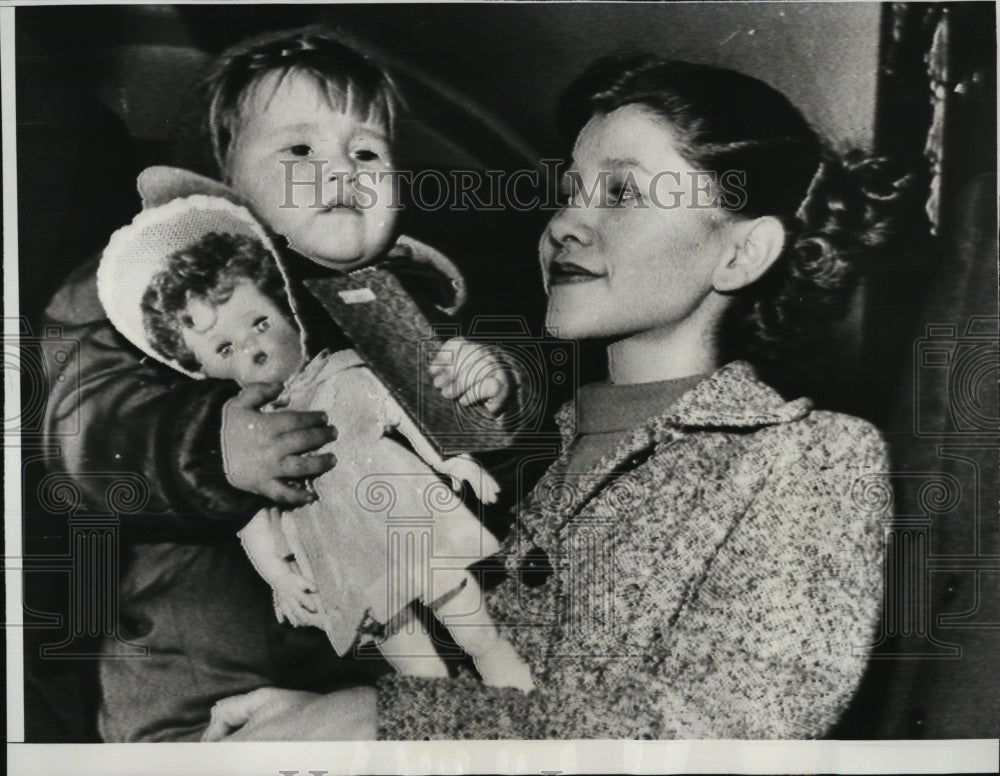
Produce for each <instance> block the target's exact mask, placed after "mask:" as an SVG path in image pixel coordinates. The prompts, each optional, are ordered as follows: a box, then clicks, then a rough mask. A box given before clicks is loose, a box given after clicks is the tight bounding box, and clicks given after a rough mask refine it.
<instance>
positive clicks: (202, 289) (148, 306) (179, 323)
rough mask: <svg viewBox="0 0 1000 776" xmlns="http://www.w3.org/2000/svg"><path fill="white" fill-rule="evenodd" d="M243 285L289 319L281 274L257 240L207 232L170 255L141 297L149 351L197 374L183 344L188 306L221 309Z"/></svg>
mask: <svg viewBox="0 0 1000 776" xmlns="http://www.w3.org/2000/svg"><path fill="white" fill-rule="evenodd" d="M241 281H249V282H251V283H253V284H254V285H255V286H256V287H257V289H258V290H260V292H261V293H263V294H264V295H265V296H267V297H268V298H269V299H270V300H271V301H272V302H274V303H275V304H276V305H277V306H278V307H279V309H281V310H282V311H284V312H285V313H286V314H287V315H291V314H292V311H291V308H290V307H289V302H288V294H287V292H286V288H285V281H284V278H283V277H282V275H281V271H280V270H279V269H278V265H277V264H276V262H275V260H274V257H273V256H272V255H271V253H270V252H269V251H268V249H267V248H266V247H265V246H264V244H263V243H261V242H260V241H259V240H256V239H254V238H252V237H247V236H245V235H233V234H222V233H219V232H210V233H208V234H206V235H205V236H204V237H202V238H201V239H199V240H198V241H197V242H195V243H193V244H192V245H190V246H188V247H187V248H184V249H183V250H179V251H177V252H175V253H173V254H171V255H170V256H169V257H168V259H167V266H166V267H165V268H164V269H163V270H161V271H160V272H158V273H157V274H156V275H154V276H153V279H152V280H151V281H150V284H149V287H148V288H147V289H146V291H145V292H144V293H143V296H142V303H141V304H142V322H143V326H144V327H145V329H146V334H147V335H148V336H149V340H150V344H151V345H152V346H153V349H154V350H156V352H157V353H159V354H160V355H162V356H163V357H165V358H168V359H172V360H174V361H177V362H178V363H179V364H180V365H181V366H182V367H184V368H185V369H188V370H191V371H198V370H199V369H200V368H201V364H199V363H198V359H197V358H196V357H195V355H194V353H192V352H191V350H190V349H189V348H188V347H187V345H186V344H185V343H184V335H183V331H184V329H185V328H187V327H189V326H191V319H190V318H189V317H188V315H187V308H188V303H189V302H190V301H191V300H193V299H197V300H200V301H202V302H205V303H206V304H209V305H213V306H214V305H218V304H222V303H223V302H225V301H227V300H228V299H229V297H230V296H232V293H233V290H234V289H235V288H236V286H237V284H238V283H240V282H241Z"/></svg>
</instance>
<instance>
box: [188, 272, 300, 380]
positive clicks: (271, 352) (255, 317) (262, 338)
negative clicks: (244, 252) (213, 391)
mask: <svg viewBox="0 0 1000 776" xmlns="http://www.w3.org/2000/svg"><path fill="white" fill-rule="evenodd" d="M187 314H188V316H189V317H190V318H191V322H192V325H191V326H190V327H187V328H185V329H184V331H183V335H184V343H185V344H186V345H187V346H188V348H190V349H191V352H192V353H194V355H195V358H197V359H198V361H199V363H200V364H201V366H202V371H203V372H204V373H205V375H206V376H208V377H217V378H220V379H223V380H236V381H238V382H239V383H240V384H241V385H248V384H249V383H270V382H284V381H285V380H287V379H288V378H289V377H291V376H292V375H293V374H294V373H295V372H296V370H297V369H298V368H299V366H301V364H302V357H303V356H302V342H301V340H300V338H299V332H298V330H297V329H296V328H295V326H294V325H292V322H291V321H290V320H289V319H288V317H287V316H286V315H285V314H284V313H283V312H282V311H281V310H280V309H279V308H278V306H277V305H276V304H275V303H274V302H272V301H271V300H270V299H269V298H268V297H267V296H265V295H264V294H263V293H261V292H260V291H259V290H258V289H257V287H256V286H255V285H253V283H251V282H250V281H248V280H243V281H240V282H239V283H238V284H237V286H236V288H235V289H233V293H232V296H230V297H229V299H227V300H226V301H225V302H223V303H221V304H219V305H216V306H212V305H211V304H208V303H206V302H203V301H201V300H200V299H192V300H191V301H190V302H188V306H187Z"/></svg>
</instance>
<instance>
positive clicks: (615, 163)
mask: <svg viewBox="0 0 1000 776" xmlns="http://www.w3.org/2000/svg"><path fill="white" fill-rule="evenodd" d="M601 165H602V167H604V168H607V169H611V170H614V169H618V168H620V167H636V168H638V169H640V170H642V171H644V172H646V173H647V174H650V175H652V172H651V171H650V170H649V169H648V168H647V167H646V166H645V165H644V164H642V163H641V162H640V161H639V160H638V159H635V158H633V157H631V156H616V157H615V158H613V159H604V160H603V161H602V162H601Z"/></svg>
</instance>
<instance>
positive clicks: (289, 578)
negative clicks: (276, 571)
mask: <svg viewBox="0 0 1000 776" xmlns="http://www.w3.org/2000/svg"><path fill="white" fill-rule="evenodd" d="M271 584H272V585H273V586H274V596H275V601H277V604H278V610H279V614H280V615H281V616H283V617H284V618H285V619H286V620H288V622H289V623H290V624H292V625H313V624H315V620H316V614H317V613H318V612H319V596H318V595H317V593H316V585H314V584H313V583H312V581H310V580H308V579H306V578H305V577H304V576H303V575H302V574H300V573H298V572H296V571H295V570H294V569H293V568H292V567H291V566H290V567H289V570H288V571H287V572H286V573H284V574H282V575H280V576H279V577H277V578H275V579H274V580H272V583H271Z"/></svg>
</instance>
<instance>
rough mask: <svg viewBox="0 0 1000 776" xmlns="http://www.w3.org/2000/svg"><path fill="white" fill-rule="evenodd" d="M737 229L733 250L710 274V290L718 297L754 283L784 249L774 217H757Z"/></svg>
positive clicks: (781, 229)
mask: <svg viewBox="0 0 1000 776" xmlns="http://www.w3.org/2000/svg"><path fill="white" fill-rule="evenodd" d="M740 226H741V228H740V229H739V231H738V233H737V236H738V238H739V239H738V242H737V245H736V250H735V251H734V252H733V253H731V254H729V255H728V256H727V258H726V259H725V260H724V261H723V262H722V263H720V264H719V266H718V267H717V268H716V270H715V273H714V274H713V275H712V287H713V288H714V289H715V290H716V291H718V292H719V293H722V294H727V293H732V292H733V291H739V290H740V289H741V288H746V287H747V286H749V285H750V284H751V283H753V282H755V281H756V280H757V279H758V278H759V277H760V276H761V275H763V274H764V273H765V272H767V270H768V269H770V267H771V265H772V264H774V262H775V261H776V260H777V258H778V257H779V256H780V255H781V250H782V248H784V247H785V227H784V226H782V225H781V221H779V220H778V219H777V218H775V217H774V216H761V217H760V218H755V219H754V220H753V221H749V222H746V223H745V224H741V225H740Z"/></svg>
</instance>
